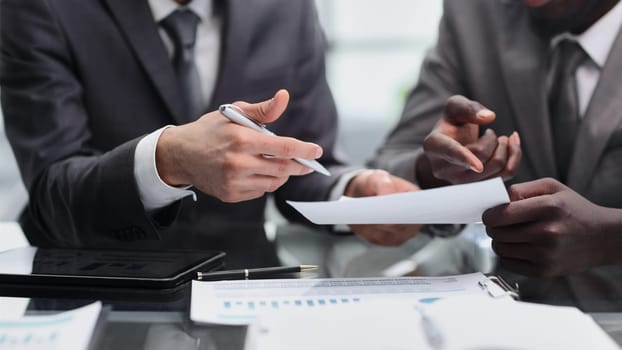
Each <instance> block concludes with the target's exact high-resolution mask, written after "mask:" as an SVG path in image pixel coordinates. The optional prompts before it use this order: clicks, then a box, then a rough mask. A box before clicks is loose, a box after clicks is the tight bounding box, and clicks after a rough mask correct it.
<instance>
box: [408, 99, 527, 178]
mask: <svg viewBox="0 0 622 350" xmlns="http://www.w3.org/2000/svg"><path fill="white" fill-rule="evenodd" d="M495 118H496V115H495V113H494V112H492V111H491V110H489V109H487V108H485V107H484V106H482V105H481V104H480V103H479V102H476V101H471V100H469V99H467V98H465V97H463V96H452V97H451V98H449V99H448V100H447V104H446V105H445V112H444V114H443V117H442V118H441V119H440V120H439V121H438V122H437V123H436V126H435V127H434V129H433V130H432V132H431V133H430V134H429V135H428V136H427V137H426V139H425V140H424V142H423V154H422V155H421V156H420V157H419V159H418V161H417V178H418V179H419V180H420V181H419V182H420V183H422V184H424V185H426V186H430V187H434V186H439V185H444V184H446V183H450V184H459V183H467V182H474V181H479V180H484V179H488V178H492V177H497V176H501V177H503V178H504V179H508V178H511V177H512V176H514V174H515V173H516V171H517V170H518V167H519V165H520V161H521V157H522V151H521V148H520V137H519V135H518V133H517V132H514V133H513V134H512V135H511V136H509V137H508V136H500V137H497V135H496V134H495V132H494V131H493V130H492V129H488V130H486V132H485V133H484V134H483V135H482V137H479V128H480V126H481V125H486V124H490V123H492V122H493V121H494V120H495ZM439 180H440V181H439Z"/></svg>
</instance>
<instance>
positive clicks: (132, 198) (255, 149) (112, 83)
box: [0, 0, 418, 267]
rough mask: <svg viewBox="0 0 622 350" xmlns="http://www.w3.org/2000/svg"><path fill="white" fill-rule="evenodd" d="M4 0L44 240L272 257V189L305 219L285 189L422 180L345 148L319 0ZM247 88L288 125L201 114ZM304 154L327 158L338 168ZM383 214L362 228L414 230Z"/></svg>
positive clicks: (402, 234) (261, 107)
mask: <svg viewBox="0 0 622 350" xmlns="http://www.w3.org/2000/svg"><path fill="white" fill-rule="evenodd" d="M0 4H1V7H0V15H1V18H0V21H1V26H2V28H1V30H2V33H1V34H2V37H1V40H2V42H1V43H2V55H1V57H0V64H1V66H0V83H1V84H2V107H3V110H4V117H5V123H6V132H7V135H8V138H9V140H10V142H11V145H12V147H13V150H14V152H15V155H16V157H17V160H18V163H19V166H20V170H21V173H22V176H23V179H24V182H25V184H26V186H27V188H28V190H29V194H30V202H29V204H28V208H27V209H26V211H25V213H24V216H23V218H22V224H23V228H24V231H25V232H26V234H27V236H28V238H29V239H30V241H31V243H32V244H34V245H39V246H50V245H53V246H77V247H123V248H143V249H148V248H150V249H169V248H170V249H174V248H193V249H215V250H223V251H225V252H227V253H228V260H227V262H228V265H229V266H230V267H250V266H262V265H274V264H278V261H277V257H276V254H275V249H274V247H273V246H272V244H271V242H269V241H268V240H267V239H266V237H265V234H264V232H263V223H264V207H265V203H266V196H265V193H267V192H274V194H275V198H276V201H277V204H278V206H279V207H280V209H281V210H282V212H283V213H284V214H285V215H286V216H287V217H288V218H290V219H292V220H302V218H301V217H299V216H298V215H297V214H296V213H295V212H294V211H293V210H292V209H291V208H289V207H288V206H286V205H285V203H284V201H285V200H286V199H291V200H303V201H311V200H326V199H329V198H331V197H333V198H334V197H338V196H340V195H342V194H344V193H345V194H347V195H353V196H365V195H374V194H377V193H388V192H394V191H407V190H416V186H414V185H413V184H412V183H409V182H407V181H404V180H401V179H399V178H396V177H394V176H391V175H389V174H387V173H386V172H383V171H374V170H367V171H362V172H353V170H355V169H353V168H352V167H349V166H347V165H345V164H344V163H343V162H342V161H341V160H340V159H339V158H338V157H337V155H336V154H335V135H336V133H337V117H336V111H335V106H334V103H333V100H332V96H331V93H330V91H329V88H328V86H327V83H326V79H325V74H324V57H323V54H324V38H323V35H322V32H321V30H320V27H319V24H318V22H317V18H316V17H317V16H316V13H315V8H314V5H313V2H312V1H306V0H295V1H293V0H286V1H277V0H267V1H266V0H262V1H256V0H251V1H249V0H230V1H211V0H194V1H187V0H178V1H173V0H131V1H128V0H31V1H30V0H29V1H23V0H2V2H1V3H0ZM279 89H286V91H279ZM275 91H278V92H277V93H276V94H275ZM290 98H291V103H289V101H290ZM268 99H269V100H268ZM239 100H245V101H261V100H267V101H265V102H262V103H258V104H247V103H243V102H239V103H238V106H239V107H241V108H242V109H243V110H244V111H245V112H246V113H247V114H249V115H250V116H251V117H252V118H254V119H256V120H257V121H258V122H262V123H270V128H271V129H272V131H274V132H275V133H277V134H279V135H286V136H290V137H291V138H290V137H272V136H267V135H263V134H260V133H257V132H256V131H253V130H251V129H248V128H244V127H242V126H239V125H236V124H233V123H231V122H229V121H228V120H227V119H225V118H224V117H223V116H222V115H220V114H219V113H218V112H212V113H207V114H204V113H206V112H207V111H213V110H215V109H216V108H217V107H218V106H219V105H220V104H223V103H231V102H233V101H239ZM203 114H204V115H203ZM201 115H203V116H201ZM199 117H200V118H199ZM277 119H278V120H277ZM175 125H177V126H175ZM166 126H168V127H166ZM294 138H295V139H294ZM298 139H300V140H304V141H307V142H302V141H299V140H298ZM322 152H323V153H322ZM266 155H270V156H266ZM294 157H300V158H307V159H316V158H318V159H319V160H320V161H321V162H322V163H323V164H324V165H326V166H327V167H328V168H329V169H330V171H331V172H332V173H333V176H331V177H326V176H323V175H321V174H318V173H310V170H309V169H307V168H305V167H304V166H302V165H300V164H299V163H297V162H295V161H293V160H292V158H294ZM303 175H304V176H303ZM290 176H291V178H290ZM190 186H192V187H193V188H194V189H196V190H197V191H192V190H190V189H189V188H190ZM192 197H194V199H195V200H194V201H193V200H191V198H192ZM378 228H379V227H374V226H362V227H356V228H355V230H356V231H357V232H358V233H359V234H360V235H361V236H362V237H364V238H366V239H368V240H370V241H374V242H378V243H385V244H396V243H400V242H401V241H402V240H406V239H408V238H409V237H411V236H413V235H414V234H416V233H417V231H418V227H417V226H410V227H404V226H390V227H383V228H381V229H379V230H378ZM387 232H388V233H387Z"/></svg>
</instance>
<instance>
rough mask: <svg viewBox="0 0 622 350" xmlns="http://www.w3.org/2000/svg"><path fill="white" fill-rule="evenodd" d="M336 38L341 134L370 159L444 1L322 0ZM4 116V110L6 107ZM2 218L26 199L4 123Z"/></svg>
mask: <svg viewBox="0 0 622 350" xmlns="http://www.w3.org/2000/svg"><path fill="white" fill-rule="evenodd" d="M316 3H317V6H318V11H319V16H320V20H321V22H322V25H323V26H324V29H325V32H326V36H327V38H328V41H329V50H328V53H327V69H328V72H327V74H328V79H329V83H330V85H331V87H332V89H333V93H334V96H335V100H336V103H337V107H338V109H339V113H340V117H341V124H340V134H341V135H340V139H341V142H342V147H343V149H344V150H345V151H346V153H348V154H350V156H351V157H352V160H353V161H354V162H355V163H357V164H362V163H363V162H364V161H365V160H366V159H367V158H368V157H369V156H370V155H371V154H372V152H373V150H374V148H375V147H376V146H377V145H378V144H379V142H380V141H381V140H382V138H383V137H384V135H385V134H386V132H387V131H388V129H389V128H390V126H391V125H392V124H393V123H394V122H395V121H396V119H397V118H398V117H399V114H400V111H401V108H402V105H403V103H404V99H405V98H406V95H407V93H408V91H409V89H410V88H411V87H412V85H413V84H414V82H415V81H416V79H417V74H418V67H419V64H420V63H421V59H422V57H423V55H424V53H425V50H426V49H428V48H429V47H430V45H432V43H433V42H434V40H435V36H436V27H437V23H438V20H439V18H440V16H441V12H442V8H441V5H442V2H441V1H440V0H385V1H376V0H316ZM0 118H1V114H0ZM0 164H1V165H0V194H1V195H0V221H7V220H14V219H15V218H16V217H17V215H18V213H19V212H20V210H21V208H22V207H23V204H24V203H25V201H26V192H25V189H24V187H23V185H22V183H21V181H20V178H19V172H18V170H17V166H16V163H15V160H14V157H13V153H12V151H11V149H10V147H9V145H8V143H7V141H6V137H5V135H4V124H3V123H2V124H1V125H0Z"/></svg>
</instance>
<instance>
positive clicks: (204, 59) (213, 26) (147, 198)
mask: <svg viewBox="0 0 622 350" xmlns="http://www.w3.org/2000/svg"><path fill="white" fill-rule="evenodd" d="M149 6H150V7H151V12H152V14H153V18H154V20H155V21H156V22H157V23H159V22H160V21H161V20H163V19H164V18H166V17H167V16H168V15H170V14H171V13H173V11H175V10H177V9H178V8H183V7H185V8H188V9H189V10H190V11H193V12H194V13H195V14H196V15H197V16H199V18H200V19H201V21H200V22H199V25H198V26H197V37H196V43H195V49H194V50H195V51H194V54H195V56H196V57H195V62H196V65H197V69H198V71H199V75H200V80H201V88H202V90H203V93H204V95H205V98H204V105H205V109H207V106H208V104H209V101H210V99H211V97H212V94H213V92H214V87H215V84H216V79H217V76H218V64H219V62H218V61H219V58H220V41H221V39H220V38H221V30H222V29H221V25H222V19H221V18H219V17H217V16H215V15H214V13H213V6H212V0H193V1H191V2H190V3H189V4H187V5H179V4H177V3H176V2H175V1H173V0H149ZM160 36H161V37H162V41H163V42H164V46H165V47H166V50H167V51H168V53H169V56H170V57H171V58H172V56H173V54H174V52H173V44H172V42H171V39H170V38H169V36H168V34H167V33H166V31H165V30H164V29H163V28H160ZM167 127H169V126H165V127H163V128H161V129H159V130H156V131H154V132H153V133H151V134H149V135H147V136H145V137H144V138H143V139H142V140H140V141H139V143H138V145H137V146H136V153H135V154H134V176H135V177H136V183H137V185H138V193H139V195H140V200H141V202H142V203H143V205H144V207H145V210H147V211H148V212H149V211H153V210H155V209H158V208H163V207H165V206H167V205H169V204H171V203H173V202H175V201H177V200H179V199H181V198H184V197H186V196H193V198H194V199H195V200H196V194H195V193H194V192H193V191H190V190H188V189H187V188H178V187H173V186H169V185H168V184H166V183H165V182H164V181H162V179H161V178H160V176H159V174H158V170H157V168H156V161H155V151H156V145H157V143H158V139H159V138H160V135H161V134H162V131H164V129H166V128H167Z"/></svg>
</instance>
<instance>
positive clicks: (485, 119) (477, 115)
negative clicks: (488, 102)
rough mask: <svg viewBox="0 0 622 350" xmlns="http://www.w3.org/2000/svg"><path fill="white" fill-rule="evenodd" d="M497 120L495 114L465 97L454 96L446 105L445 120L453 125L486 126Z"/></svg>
mask: <svg viewBox="0 0 622 350" xmlns="http://www.w3.org/2000/svg"><path fill="white" fill-rule="evenodd" d="M495 118H496V115H495V112H493V111H491V110H490V109H488V108H486V107H484V106H483V105H482V104H481V103H479V102H477V101H472V100H469V99H468V98H466V97H464V96H460V95H456V96H452V97H450V98H449V99H448V100H447V104H446V105H445V117H444V119H445V120H447V121H448V122H449V123H451V124H453V125H457V126H460V125H464V124H477V125H485V124H490V123H492V122H493V121H494V120H495Z"/></svg>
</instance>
